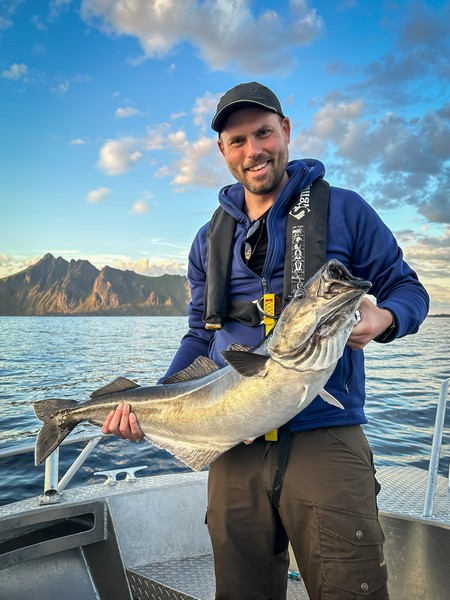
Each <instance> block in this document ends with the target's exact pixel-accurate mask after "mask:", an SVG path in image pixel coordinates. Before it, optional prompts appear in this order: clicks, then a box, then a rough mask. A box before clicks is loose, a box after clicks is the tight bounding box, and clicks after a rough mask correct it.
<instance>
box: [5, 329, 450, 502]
mask: <svg viewBox="0 0 450 600" xmlns="http://www.w3.org/2000/svg"><path fill="white" fill-rule="evenodd" d="M186 326H187V320H186V318H185V317H0V411H1V413H0V449H3V448H6V447H14V446H18V445H19V444H21V443H24V442H28V443H29V442H33V441H34V438H35V436H36V434H37V432H38V430H39V427H40V421H38V420H37V419H36V417H35V416H34V412H33V408H32V403H33V402H34V401H36V400H42V399H44V398H49V397H58V398H72V399H75V400H86V399H87V398H88V396H89V394H90V393H91V392H92V391H94V390H96V389H98V388H100V387H102V386H104V385H105V384H107V383H109V382H110V381H112V380H113V379H115V378H116V377H117V376H119V375H122V376H125V377H128V378H130V379H132V380H134V381H136V382H137V383H140V384H142V385H148V384H152V383H154V382H156V380H157V379H158V378H159V377H160V376H161V375H162V374H163V373H164V372H165V370H166V367H167V366H168V364H169V362H170V360H171V358H172V356H173V354H174V352H175V350H176V349H177V347H178V344H179V340H180V338H181V336H182V335H183V333H184V332H185V330H186ZM366 365H367V403H366V412H367V415H368V418H369V424H368V425H367V426H366V427H365V431H366V435H367V437H368V438H369V440H370V442H371V444H372V448H373V450H374V454H375V461H376V464H377V465H378V466H383V465H392V464H402V465H414V466H418V467H422V468H427V467H428V461H429V457H430V446H431V440H432V430H433V426H434V421H435V416H436V404H437V400H438V397H439V389H440V385H441V383H442V382H443V381H444V380H445V379H447V378H449V377H450V318H429V319H428V320H427V321H426V322H425V323H424V324H423V325H422V328H421V330H420V332H419V333H418V334H416V335H414V336H409V337H408V338H405V339H404V340H396V341H395V342H393V343H392V344H389V345H385V346H382V345H379V344H375V343H372V344H369V346H368V348H367V349H366ZM449 424H450V417H449V418H448V419H447V426H446V428H447V430H448V425H449ZM79 427H80V428H81V429H85V430H86V429H89V430H92V428H91V427H90V426H89V425H86V426H82V425H81V426H79ZM449 444H450V442H449V440H448V435H446V434H445V433H444V440H443V447H442V451H441V456H442V457H443V460H441V466H440V472H441V473H446V472H447V470H448V455H449ZM81 448H82V445H80V446H78V447H77V446H67V445H66V446H63V447H62V449H61V452H60V460H61V475H63V474H64V472H65V470H66V469H67V468H68V466H69V465H70V463H71V462H72V461H73V460H74V459H75V458H76V456H77V454H78V453H79V451H80V449H81ZM138 465H147V469H146V470H145V471H142V472H141V474H142V475H145V474H147V475H149V474H162V473H173V472H177V471H186V470H189V469H188V468H187V467H186V466H184V465H182V464H181V463H179V462H178V461H177V460H176V459H174V458H173V457H172V456H171V455H169V454H168V453H166V452H164V451H161V450H158V449H156V448H154V447H153V446H151V445H150V444H148V443H141V444H132V443H130V442H126V441H123V440H120V439H118V438H110V439H109V438H108V439H107V440H105V441H102V442H101V443H100V444H99V445H98V446H97V447H96V449H95V450H94V452H93V453H92V454H91V456H90V457H89V459H88V460H87V462H86V463H85V464H84V465H83V467H82V468H81V469H80V471H79V472H78V474H77V475H76V477H75V478H74V479H73V480H72V482H71V484H70V486H71V487H73V486H77V485H81V484H82V483H85V482H98V481H103V478H102V479H99V478H98V477H95V476H94V472H96V471H101V470H104V469H108V468H109V469H111V468H119V467H123V466H138ZM0 468H1V478H0V504H5V503H8V502H12V501H16V500H20V499H22V498H26V497H29V496H34V495H37V494H40V493H41V492H42V489H43V487H42V486H43V473H44V467H43V465H40V466H39V467H35V466H34V456H33V453H28V454H22V455H18V456H15V457H10V458H3V459H0Z"/></svg>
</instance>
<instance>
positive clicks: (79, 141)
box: [69, 138, 86, 146]
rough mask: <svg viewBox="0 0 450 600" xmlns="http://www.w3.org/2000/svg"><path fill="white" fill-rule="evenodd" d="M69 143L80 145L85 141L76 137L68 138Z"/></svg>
mask: <svg viewBox="0 0 450 600" xmlns="http://www.w3.org/2000/svg"><path fill="white" fill-rule="evenodd" d="M69 143H70V145H71V146H82V145H83V144H85V143H86V141H85V140H83V139H82V138H76V139H74V140H70V142H69Z"/></svg>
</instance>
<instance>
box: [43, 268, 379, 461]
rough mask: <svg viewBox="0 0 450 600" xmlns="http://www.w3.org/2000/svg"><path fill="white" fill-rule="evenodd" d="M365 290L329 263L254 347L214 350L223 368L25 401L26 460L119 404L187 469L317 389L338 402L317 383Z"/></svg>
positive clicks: (330, 366) (274, 421) (281, 418)
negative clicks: (33, 431)
mask: <svg viewBox="0 0 450 600" xmlns="http://www.w3.org/2000/svg"><path fill="white" fill-rule="evenodd" d="M369 288H370V283H369V282H367V281H365V280H363V279H360V278H357V277H353V276H352V275H351V274H350V273H349V272H348V270H347V269H346V268H345V267H344V266H343V265H342V264H341V263H340V262H339V261H337V260H331V261H329V262H328V263H326V264H325V265H324V266H323V267H322V268H321V269H320V270H319V271H318V273H316V275H315V276H314V277H312V278H311V279H310V280H309V281H308V282H307V283H306V285H305V286H304V288H301V289H300V290H299V291H298V292H297V293H296V294H295V296H294V297H293V298H292V300H291V301H290V302H289V304H288V305H287V306H286V308H285V309H284V311H283V313H282V315H281V316H280V318H279V319H278V321H277V323H276V325H275V327H274V329H273V330H272V332H271V334H269V336H268V337H267V338H266V339H265V340H264V342H263V343H262V344H261V345H260V346H258V347H257V348H256V349H254V350H250V349H248V348H245V347H242V346H233V347H231V348H230V349H228V350H226V351H224V352H223V356H224V358H225V359H226V360H227V362H228V364H227V365H226V366H224V367H221V368H219V367H218V366H217V365H216V364H215V363H214V362H212V361H211V360H209V359H208V358H206V357H199V358H198V359H197V360H196V361H194V363H193V364H192V365H191V366H190V367H188V368H187V369H184V370H183V371H181V372H180V373H177V374H175V375H173V376H171V377H169V378H168V379H166V381H165V382H164V383H162V384H157V385H152V386H147V387H141V386H138V385H137V384H135V383H133V382H132V381H129V380H128V379H125V378H121V377H119V378H118V379H116V380H115V381H113V382H112V383H111V384H109V385H107V386H105V387H104V388H101V389H100V390H97V391H96V392H94V393H93V394H92V395H91V399H90V400H87V401H86V402H81V403H78V402H75V401H73V400H61V399H56V398H51V399H48V400H42V401H40V402H35V403H34V409H35V413H36V416H37V417H38V418H39V419H41V420H42V421H43V422H44V424H43V426H42V428H41V430H40V432H39V435H38V439H37V442H36V452H35V459H36V464H39V463H41V462H42V461H43V460H45V459H46V458H47V457H48V456H49V455H50V454H51V452H53V451H54V450H55V449H56V448H57V446H58V445H59V444H60V443H61V442H62V440H63V439H64V438H65V437H66V436H67V435H68V434H69V433H70V431H72V429H73V428H74V427H75V426H76V425H77V424H78V423H80V422H82V421H89V422H90V423H93V424H95V425H101V424H102V423H103V422H104V420H105V418H106V416H107V415H108V413H109V412H110V411H111V410H112V409H113V408H116V406H117V404H118V403H119V402H127V403H129V404H130V405H131V410H132V411H133V412H134V413H135V414H136V416H137V418H138V421H139V425H140V427H141V429H142V431H143V432H144V433H145V436H146V438H147V440H148V441H150V442H151V443H153V444H154V445H155V446H158V447H160V448H164V449H166V450H168V451H169V452H171V453H172V454H174V455H175V456H176V457H177V458H179V459H180V460H182V461H183V462H185V463H186V464H187V465H189V466H190V467H191V468H192V469H194V470H201V469H203V468H204V467H205V466H206V465H208V464H209V463H211V462H212V461H213V460H215V459H216V458H217V457H218V456H220V455H221V454H223V453H224V452H226V451H227V450H229V449H230V448H232V447H233V446H236V445H237V444H239V443H241V442H243V441H244V440H253V439H255V438H257V437H259V436H260V435H263V434H264V433H266V432H267V431H271V430H273V429H275V428H278V427H281V426H282V425H283V424H284V423H286V422H287V421H289V420H290V419H292V418H293V417H294V416H295V415H296V414H298V413H299V412H300V411H301V410H303V409H304V408H306V406H308V405H309V404H310V403H311V402H312V401H313V400H314V398H316V397H317V396H318V395H319V394H320V395H321V396H322V398H323V399H324V400H325V401H327V402H330V403H331V404H335V405H337V406H339V407H340V408H343V409H344V407H343V406H342V405H341V404H340V402H338V401H337V400H336V399H334V398H333V397H332V396H331V395H330V394H328V393H327V392H326V391H325V390H324V389H323V388H324V386H325V384H326V382H327V381H328V379H329V377H330V376H331V374H332V372H333V370H334V368H335V366H336V363H337V361H338V360H339V358H340V357H341V356H342V353H343V351H344V347H345V344H346V343H347V340H348V337H349V335H350V333H351V330H352V328H353V326H354V324H355V322H356V319H355V313H356V310H357V309H358V306H359V304H360V302H361V299H362V297H363V295H364V294H365V293H366V292H367V291H368V289H369Z"/></svg>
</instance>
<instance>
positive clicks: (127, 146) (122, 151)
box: [97, 137, 143, 175]
mask: <svg viewBox="0 0 450 600" xmlns="http://www.w3.org/2000/svg"><path fill="white" fill-rule="evenodd" d="M142 147H143V140H140V139H138V138H130V137H126V138H119V139H117V140H108V141H107V142H105V144H104V145H103V147H102V148H101V150H100V157H99V160H98V163H97V165H98V167H99V168H100V169H101V170H102V171H104V172H105V173H106V174H107V175H121V174H122V173H125V172H126V171H128V170H129V169H131V167H133V166H134V165H136V164H137V163H138V162H139V161H140V160H141V158H142Z"/></svg>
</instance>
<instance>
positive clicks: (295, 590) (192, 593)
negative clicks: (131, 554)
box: [128, 554, 309, 600]
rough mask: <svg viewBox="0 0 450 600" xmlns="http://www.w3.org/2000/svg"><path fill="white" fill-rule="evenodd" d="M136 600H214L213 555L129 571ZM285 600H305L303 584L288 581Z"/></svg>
mask: <svg viewBox="0 0 450 600" xmlns="http://www.w3.org/2000/svg"><path fill="white" fill-rule="evenodd" d="M128 579H129V581H130V585H131V588H132V590H133V594H134V596H135V598H137V600H161V599H162V598H164V599H166V598H167V600H214V592H215V586H214V564H213V557H212V554H208V555H204V556H197V557H189V558H183V559H180V560H172V561H168V562H160V563H153V564H150V565H144V566H140V567H133V568H131V569H129V570H128ZM287 598H288V600H308V599H309V596H308V595H307V593H306V590H305V586H304V585H303V582H302V581H294V580H289V582H288V596H287Z"/></svg>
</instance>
